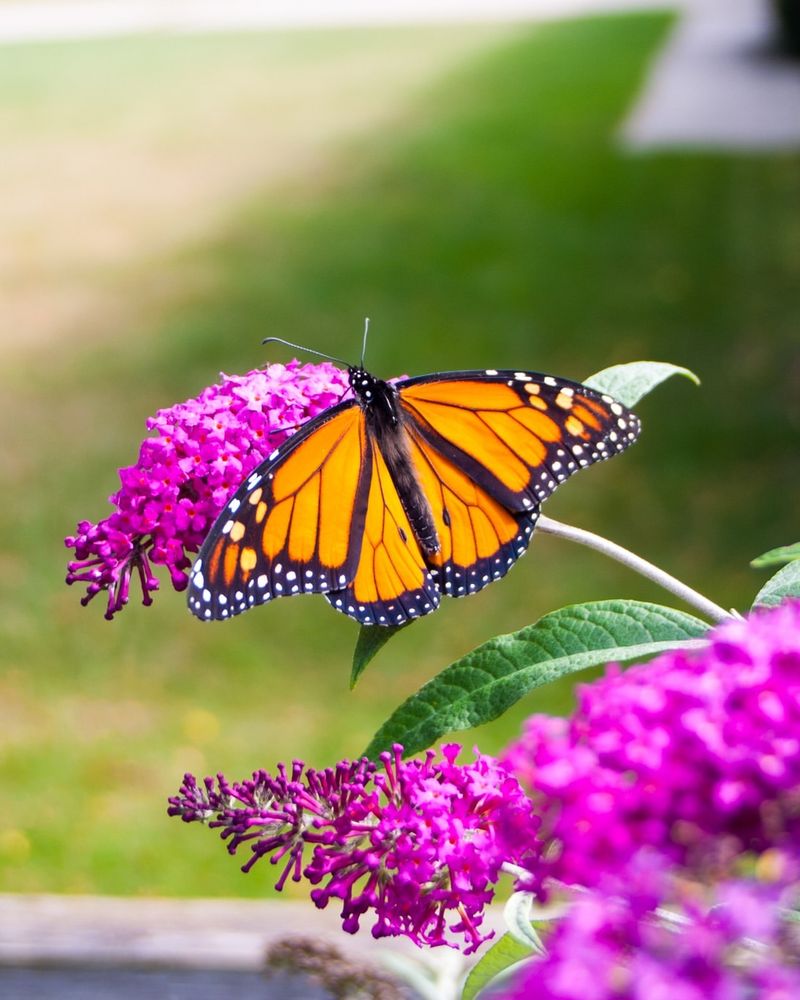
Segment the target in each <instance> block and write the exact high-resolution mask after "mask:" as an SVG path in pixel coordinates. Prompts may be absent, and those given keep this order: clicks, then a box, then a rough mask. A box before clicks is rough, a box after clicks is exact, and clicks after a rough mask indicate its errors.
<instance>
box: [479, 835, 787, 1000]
mask: <svg viewBox="0 0 800 1000" xmlns="http://www.w3.org/2000/svg"><path fill="white" fill-rule="evenodd" d="M771 853H772V854H773V855H777V854H778V853H779V852H776V851H773V852H771ZM769 861H770V863H769V864H764V865H762V866H761V867H762V869H764V871H765V874H766V875H767V877H766V878H764V877H762V878H757V877H754V876H751V877H748V878H742V877H739V878H732V879H726V880H723V881H721V882H719V883H717V884H716V885H714V886H712V887H702V886H699V885H698V884H696V883H690V882H685V881H682V880H681V879H680V878H679V877H676V875H675V871H674V869H673V868H672V867H671V864H670V862H669V861H668V860H667V859H665V858H664V857H663V856H659V855H655V854H652V853H651V852H647V851H645V852H642V853H640V854H639V855H638V856H636V857H635V858H634V859H633V860H632V861H631V862H630V863H629V864H628V865H627V866H626V869H625V873H624V878H623V877H621V876H620V875H619V874H615V875H610V876H609V875H605V876H603V878H602V879H601V880H600V884H599V885H598V886H596V887H595V888H593V889H592V890H591V891H589V892H587V893H585V894H581V895H580V896H578V898H577V899H576V900H575V901H574V902H573V903H572V905H571V906H570V908H569V910H568V911H567V914H566V916H565V917H564V918H563V919H562V920H560V921H559V922H558V925H557V926H556V928H555V930H554V931H553V933H552V934H551V935H550V936H549V937H548V939H547V954H546V956H545V957H544V958H542V959H538V960H536V961H533V962H529V963H528V964H527V966H526V967H524V971H522V972H521V973H519V974H518V975H517V976H516V977H515V978H514V980H513V981H512V983H511V985H510V986H508V987H507V988H506V989H505V991H503V992H501V994H500V995H499V997H498V1000H501V998H502V1000H527V998H529V997H536V998H537V1000H587V998H591V1000H756V998H759V1000H790V998H792V997H797V996H800V964H798V963H800V938H799V937H798V935H797V923H796V917H797V914H796V912H793V909H792V908H794V907H796V906H797V903H798V897H797V888H798V886H797V882H796V881H795V880H796V877H797V871H796V870H795V869H794V865H793V864H792V863H791V862H789V863H788V864H786V863H783V859H781V858H779V857H774V856H773V857H771V858H770V859H769ZM493 995H496V994H493Z"/></svg>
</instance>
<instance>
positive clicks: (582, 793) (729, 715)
mask: <svg viewBox="0 0 800 1000" xmlns="http://www.w3.org/2000/svg"><path fill="white" fill-rule="evenodd" d="M709 639H710V642H709V644H708V646H707V647H706V648H704V649H703V650H701V651H699V652H689V651H680V652H673V653H668V654H665V655H662V656H660V657H658V658H656V659H655V660H653V661H651V662H650V663H646V664H642V665H640V666H636V667H632V668H630V669H629V670H626V671H625V672H622V671H621V670H620V669H619V667H617V666H612V667H610V668H609V669H608V673H607V675H606V676H605V677H604V678H603V679H601V680H597V681H595V682H594V683H592V684H587V685H583V686H581V687H580V688H579V690H578V707H577V710H576V711H575V712H574V714H573V715H572V717H571V718H569V719H560V718H552V717H549V716H544V715H534V716H533V717H531V718H530V719H529V720H528V721H527V723H526V725H525V729H524V734H523V736H522V738H521V739H520V740H519V741H518V742H517V743H515V744H514V745H512V746H511V747H510V748H509V749H508V750H507V751H506V753H505V755H504V757H503V762H504V763H505V764H506V766H508V767H509V768H510V769H511V770H513V771H514V772H515V773H516V774H517V775H518V776H519V777H520V779H521V781H522V783H523V784H524V785H525V786H526V787H527V788H528V789H529V790H530V791H531V793H532V795H533V798H534V800H535V802H536V803H537V811H538V812H539V813H540V815H541V816H542V819H543V827H542V831H541V832H542V835H543V836H544V837H545V838H546V840H547V842H548V856H547V868H548V873H549V874H550V875H551V876H552V877H554V878H556V879H559V880H561V881H563V882H568V883H579V884H582V885H585V886H591V885H594V884H595V883H596V881H597V879H598V878H599V877H601V876H602V875H604V874H607V873H609V872H613V871H619V870H621V869H623V868H624V866H625V865H626V863H627V860H628V858H629V857H630V856H631V855H632V854H633V853H634V852H635V851H636V850H637V849H638V848H639V847H640V846H641V845H643V844H646V845H650V846H651V847H653V848H655V849H657V850H658V851H659V852H661V853H662V854H663V855H664V856H665V857H667V858H669V859H670V860H671V861H672V862H673V863H675V864H680V865H682V866H685V867H687V868H690V869H693V870H694V871H696V872H702V871H704V870H705V869H714V868H715V867H719V866H720V865H722V866H723V867H724V865H725V858H726V857H728V856H731V857H732V856H734V855H736V854H738V853H739V852H741V851H745V850H746V851H755V852H760V851H763V850H765V849H767V848H770V847H789V846H791V845H796V844H797V843H798V842H800V841H798V838H800V602H797V601H794V602H788V603H786V604H784V605H782V606H780V607H777V608H775V609H774V610H770V611H762V612H758V613H755V614H754V615H752V616H751V617H750V618H749V619H748V620H746V621H745V620H733V619H731V620H730V621H729V622H727V623H725V624H723V625H721V626H719V627H717V628H716V629H714V630H713V631H712V632H711V633H709ZM536 876H537V878H541V877H542V872H541V871H540V870H538V869H537V871H536Z"/></svg>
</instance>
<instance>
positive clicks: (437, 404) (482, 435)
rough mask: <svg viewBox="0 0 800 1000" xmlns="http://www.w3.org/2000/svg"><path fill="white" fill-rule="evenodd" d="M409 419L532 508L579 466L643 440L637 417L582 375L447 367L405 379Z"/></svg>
mask: <svg viewBox="0 0 800 1000" xmlns="http://www.w3.org/2000/svg"><path fill="white" fill-rule="evenodd" d="M398 390H399V394H400V400H401V404H402V407H403V410H404V412H405V414H406V415H407V418H408V422H409V424H410V425H411V426H412V427H413V428H414V429H415V430H416V431H417V433H418V435H419V437H420V438H421V439H423V440H425V441H426V442H427V443H428V444H429V445H430V446H431V447H432V448H434V449H435V451H436V452H438V453H439V454H440V455H442V456H443V457H445V458H446V459H448V460H449V461H450V462H451V463H452V465H453V466H455V467H456V468H457V469H459V470H460V471H461V472H463V473H464V474H465V475H466V476H467V477H468V478H469V479H471V480H472V482H473V483H475V484H477V485H478V486H480V487H481V488H482V489H483V490H484V491H485V492H486V493H487V494H488V495H489V496H491V497H492V498H493V499H495V500H496V501H498V503H500V504H501V505H502V506H503V507H505V508H507V509H508V510H510V511H528V510H530V511H532V510H534V509H535V508H536V507H537V506H538V504H540V503H541V502H542V501H543V500H546V499H547V498H548V497H549V496H550V495H551V494H552V493H553V491H554V490H555V489H556V487H557V486H558V485H559V484H560V483H562V482H563V481H564V480H565V479H567V478H568V477H569V476H570V475H572V473H573V472H576V471H577V470H578V469H580V468H583V467H584V466H587V465H591V464H592V463H593V462H598V461H601V460H602V459H605V458H610V457H611V456H612V455H613V454H615V453H616V452H619V451H622V450H623V449H625V448H627V447H628V445H630V444H631V443H632V442H633V441H635V440H636V438H637V437H638V434H639V430H640V424H639V420H638V418H637V417H636V416H635V415H634V414H633V413H631V412H630V411H629V410H627V409H626V408H625V407H624V406H622V404H620V403H618V402H616V400H614V399H612V398H611V397H610V396H605V395H601V394H600V393H598V392H595V391H594V390H592V389H590V388H588V387H587V386H584V385H581V384H580V383H577V382H569V381H567V380H565V379H558V378H555V377H553V376H551V375H540V374H537V373H526V372H507V371H506V372H497V371H488V372H448V373H446V374H443V375H433V376H425V377H422V378H414V379H408V380H407V381H406V382H402V383H400V385H399V386H398Z"/></svg>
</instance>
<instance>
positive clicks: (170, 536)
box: [65, 361, 347, 619]
mask: <svg viewBox="0 0 800 1000" xmlns="http://www.w3.org/2000/svg"><path fill="white" fill-rule="evenodd" d="M346 388H347V373H346V372H343V371H341V370H340V369H339V368H336V367H335V366H334V365H331V364H327V363H325V364H307V365H301V364H300V362H299V361H290V362H289V364H287V365H281V364H274V365H269V366H268V367H267V368H265V369H257V370H255V371H251V372H248V373H247V374H246V375H229V376H226V375H223V376H222V381H221V382H219V383H218V384H217V385H212V386H210V387H209V388H207V389H204V390H203V392H201V393H200V395H199V396H198V397H196V398H195V399H190V400H187V401H186V402H185V403H177V404H176V405H175V406H171V407H169V408H168V409H165V410H159V412H158V413H157V414H156V415H155V417H151V418H149V419H148V421H147V428H148V430H150V431H155V432H156V433H155V436H154V437H149V438H146V439H145V440H144V441H143V442H142V444H141V447H140V449H139V457H138V459H137V461H136V464H135V465H132V466H128V467H126V468H123V469H120V471H119V476H120V488H119V490H118V491H117V492H116V493H114V494H113V495H112V496H111V497H109V501H110V503H111V504H113V506H114V508H115V509H114V511H113V512H112V513H111V514H110V515H109V516H108V517H106V518H103V519H102V520H101V521H99V522H98V523H97V524H94V523H92V522H91V521H81V522H79V524H78V530H77V533H76V534H75V535H71V536H69V537H68V538H66V539H65V543H66V545H67V547H68V548H71V549H74V550H75V559H74V560H72V561H71V562H70V563H69V564H68V567H67V569H68V572H67V583H69V584H72V583H82V584H85V585H86V593H85V595H84V597H83V598H82V599H81V603H82V604H84V605H85V604H88V602H89V601H91V600H92V598H93V597H96V596H97V594H99V593H101V592H102V591H106V592H107V594H108V600H107V605H106V612H105V617H106V618H109V619H110V618H113V616H114V615H115V614H116V613H117V612H118V611H120V610H122V608H123V607H124V606H125V605H126V604H127V602H128V599H129V596H130V586H131V578H132V577H134V576H136V577H137V578H138V581H139V584H140V586H141V589H142V603H144V604H151V603H152V592H153V591H155V590H157V589H158V587H159V581H158V578H157V577H156V575H155V573H154V572H153V566H165V567H166V568H167V570H168V572H169V575H170V581H171V583H172V586H173V587H174V588H175V590H178V591H180V590H184V589H185V587H186V583H187V572H186V571H187V570H188V568H189V566H190V564H191V558H190V557H191V555H192V553H194V552H197V551H198V549H199V548H200V545H201V544H202V542H203V540H204V538H205V536H206V534H207V533H208V531H209V529H210V528H211V525H212V524H213V523H214V521H215V519H216V517H217V515H218V514H219V512H220V510H222V508H223V507H224V505H225V503H226V502H227V501H228V499H229V498H230V496H231V494H232V493H233V492H234V491H235V490H236V487H237V486H238V485H239V483H240V482H241V481H242V480H243V479H244V478H245V477H246V476H247V475H248V474H249V473H250V471H251V470H252V469H253V468H255V466H257V465H258V464H260V463H261V462H263V461H264V459H265V458H267V456H268V455H269V454H270V453H271V452H272V451H274V449H275V448H276V447H278V445H280V444H281V443H282V442H283V441H284V440H286V438H287V437H288V436H289V435H290V434H291V433H292V432H293V431H294V430H295V429H296V428H297V427H299V426H300V425H302V424H303V423H305V422H306V421H307V420H309V419H310V418H311V417H314V416H316V415H317V414H318V413H321V412H322V411H323V410H326V409H328V407H329V406H332V405H333V404H334V403H336V402H337V401H338V400H339V399H341V398H342V396H343V395H344V393H345V391H346Z"/></svg>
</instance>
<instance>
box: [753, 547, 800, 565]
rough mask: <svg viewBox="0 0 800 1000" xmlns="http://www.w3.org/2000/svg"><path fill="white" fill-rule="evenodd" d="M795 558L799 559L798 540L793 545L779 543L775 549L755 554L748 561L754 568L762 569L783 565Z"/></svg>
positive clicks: (799, 548)
mask: <svg viewBox="0 0 800 1000" xmlns="http://www.w3.org/2000/svg"><path fill="white" fill-rule="evenodd" d="M795 559H800V542H795V543H794V545H781V546H780V547H779V548H777V549H770V550H769V552H765V553H764V554H763V555H760V556H756V558H755V559H753V560H752V561H751V562H750V565H751V566H752V567H753V568H754V569H764V567H766V566H783V564H784V563H790V562H793V561H794V560H795Z"/></svg>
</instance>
